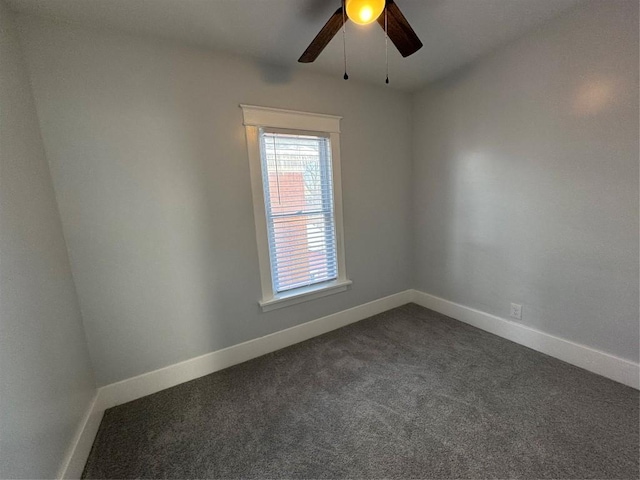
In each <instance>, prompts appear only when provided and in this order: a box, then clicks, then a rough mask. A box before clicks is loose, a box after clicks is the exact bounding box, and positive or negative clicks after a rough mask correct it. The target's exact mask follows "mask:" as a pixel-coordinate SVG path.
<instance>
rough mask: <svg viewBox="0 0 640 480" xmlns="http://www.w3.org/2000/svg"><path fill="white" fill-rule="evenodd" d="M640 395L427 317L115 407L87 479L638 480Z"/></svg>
mask: <svg viewBox="0 0 640 480" xmlns="http://www.w3.org/2000/svg"><path fill="white" fill-rule="evenodd" d="M638 415H639V412H638V392H637V391H636V390H633V389H632V388H629V387H625V386H623V385H621V384H618V383H615V382H612V381H610V380H607V379H605V378H603V377H600V376H597V375H594V374H591V373H588V372H586V371H584V370H581V369H579V368H576V367H573V366H571V365H568V364H566V363H563V362H561V361H559V360H555V359H553V358H550V357H547V356H545V355H542V354H540V353H537V352H535V351H533V350H529V349H527V348H525V347H522V346H519V345H516V344H515V343H511V342H509V341H507V340H504V339H501V338H499V337H496V336H494V335H491V334H489V333H486V332H483V331H481V330H478V329H476V328H473V327H470V326H468V325H465V324H463V323H460V322H458V321H455V320H452V319H450V318H448V317H445V316H443V315H440V314H438V313H435V312H432V311H430V310H427V309H424V308H422V307H419V306H417V305H413V304H410V305H405V306H404V307H400V308H397V309H395V310H391V311H389V312H386V313H383V314H381V315H377V316H375V317H372V318H370V319H367V320H364V321H362V322H359V323H357V324H354V325H350V326H348V327H345V328H342V329H340V330H337V331H334V332H331V333H328V334H326V335H323V336H321V337H317V338H314V339H312V340H309V341H307V342H304V343H301V344H298V345H295V346H293V347H289V348H287V349H284V350H281V351H279V352H276V353H272V354H269V355H266V356H264V357H261V358H258V359H255V360H252V361H250V362H246V363H243V364H241V365H237V366H234V367H231V368H228V369H226V370H224V371H221V372H218V373H214V374H212V375H208V376H206V377H203V378H200V379H198V380H194V381H192V382H189V383H185V384H182V385H179V386H177V387H174V388H171V389H168V390H165V391H162V392H159V393H157V394H154V395H150V396H148V397H145V398H142V399H140V400H136V401H134V402H130V403H128V404H125V405H121V406H118V407H115V408H112V409H110V410H108V411H107V412H106V413H105V416H104V420H103V421H102V424H101V426H100V431H99V432H98V436H97V438H96V441H95V444H94V446H93V450H92V452H91V455H90V457H89V460H88V462H87V465H86V468H85V471H84V477H85V478H141V477H142V478H150V477H153V478H238V477H242V478H380V477H385V478H581V479H582V478H634V479H635V478H638V476H639V472H638V453H639V450H638V449H639V446H638V435H639V434H638Z"/></svg>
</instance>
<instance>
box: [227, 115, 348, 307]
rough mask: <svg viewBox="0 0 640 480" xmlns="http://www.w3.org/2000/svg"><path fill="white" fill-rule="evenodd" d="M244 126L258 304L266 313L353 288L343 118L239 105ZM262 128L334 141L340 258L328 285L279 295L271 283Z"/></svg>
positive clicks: (335, 217)
mask: <svg viewBox="0 0 640 480" xmlns="http://www.w3.org/2000/svg"><path fill="white" fill-rule="evenodd" d="M240 108H242V114H243V124H244V126H245V132H246V137H247V150H248V153H249V170H250V173H251V191H252V193H253V213H254V220H255V225H256V239H257V243H258V261H259V263H260V283H261V285H262V300H260V301H259V302H258V303H259V304H260V306H261V307H262V311H263V312H268V311H270V310H274V309H277V308H282V307H286V306H289V305H295V304H297V303H301V302H306V301H309V300H314V299H316V298H320V297H324V296H327V295H332V294H334V293H339V292H344V291H345V290H347V288H348V287H349V285H351V283H352V282H351V280H348V279H347V272H346V263H345V259H344V229H343V215H342V178H341V170H340V120H341V119H342V117H338V116H335V115H324V114H316V113H307V112H296V111H293V110H283V109H279V108H268V107H256V106H253V105H240ZM260 127H270V128H283V129H288V130H302V131H306V132H318V133H325V134H327V133H328V134H329V139H330V141H331V161H332V167H333V168H332V171H333V203H334V205H333V209H334V219H335V230H336V250H337V251H336V254H337V256H338V278H337V279H335V280H332V281H329V282H324V283H318V284H315V285H310V286H308V287H302V288H296V289H293V290H290V291H287V292H283V293H279V294H276V293H275V292H274V291H273V285H272V281H271V263H270V259H269V240H268V236H267V216H266V209H265V201H264V190H263V184H262V165H261V158H260V142H259V137H258V136H259V130H260Z"/></svg>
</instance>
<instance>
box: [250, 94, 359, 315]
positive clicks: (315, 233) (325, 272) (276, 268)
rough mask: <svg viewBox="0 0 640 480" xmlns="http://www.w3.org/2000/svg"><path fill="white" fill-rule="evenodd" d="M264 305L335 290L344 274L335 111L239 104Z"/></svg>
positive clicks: (279, 304) (343, 283)
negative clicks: (282, 108)
mask: <svg viewBox="0 0 640 480" xmlns="http://www.w3.org/2000/svg"><path fill="white" fill-rule="evenodd" d="M241 107H242V109H243V115H244V124H245V128H246V133H247V146H248V150H249V160H250V167H251V179H252V189H253V197H254V213H255V221H256V236H257V240H258V253H259V260H260V274H261V283H262V300H261V301H260V305H261V306H262V309H263V310H264V311H268V310H272V309H274V308H279V307H283V306H287V305H291V304H295V303H299V302H302V301H306V300H311V299H313V298H318V297H321V296H325V295H329V294H332V293H338V292H341V291H344V290H346V289H347V287H348V285H349V284H350V283H351V282H350V281H349V280H347V278H346V272H345V262H344V248H343V237H342V208H341V191H340V161H339V160H340V154H339V153H340V152H339V140H340V138H339V125H340V117H334V116H328V115H315V114H309V113H303V112H292V111H288V110H278V109H270V108H269V109H268V108H264V107H251V106H246V105H242V106H241Z"/></svg>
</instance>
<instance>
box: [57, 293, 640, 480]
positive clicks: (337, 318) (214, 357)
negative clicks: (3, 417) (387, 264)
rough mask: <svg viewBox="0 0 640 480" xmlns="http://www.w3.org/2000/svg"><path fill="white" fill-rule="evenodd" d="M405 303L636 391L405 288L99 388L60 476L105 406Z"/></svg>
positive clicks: (560, 343) (595, 362)
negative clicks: (505, 339) (468, 325)
mask: <svg viewBox="0 0 640 480" xmlns="http://www.w3.org/2000/svg"><path fill="white" fill-rule="evenodd" d="M409 302H415V303H417V304H418V305H421V306H423V307H426V308H429V309H431V310H435V311H436V312H440V313H442V314H444V315H447V316H449V317H452V318H455V319H456V320H460V321H462V322H465V323H468V324H470V325H473V326H475V327H478V328H480V329H482V330H486V331H488V332H491V333H493V334H496V335H498V336H500V337H503V338H507V339H509V340H511V341H513V342H516V343H519V344H521V345H524V346H527V347H529V348H532V349H534V350H537V351H539V352H542V353H545V354H547V355H550V356H552V357H556V358H558V359H560V360H563V361H565V362H567V363H571V364H573V365H576V366H578V367H581V368H584V369H585V370H589V371H591V372H594V373H597V374H599V375H602V376H604V377H607V378H610V379H612V380H615V381H617V382H620V383H624V384H626V385H629V386H631V387H634V388H636V389H638V388H640V385H639V384H640V378H639V376H640V366H639V365H638V364H636V363H633V362H629V361H627V360H624V359H621V358H618V357H614V356H613V355H609V354H607V353H604V352H601V351H598V350H594V349H592V348H589V347H586V346H584V345H580V344H577V343H574V342H570V341H568V340H564V339H562V338H559V337H555V336H553V335H549V334H547V333H544V332H540V331H538V330H535V329H533V328H529V327H526V326H524V325H520V324H517V323H514V322H511V321H509V320H506V319H504V318H500V317H497V316H495V315H490V314H488V313H484V312H481V311H479V310H474V309H472V308H469V307H465V306H463V305H459V304H457V303H453V302H450V301H448V300H444V299H442V298H438V297H435V296H433V295H429V294H426V293H423V292H419V291H417V290H405V291H403V292H399V293H396V294H394V295H389V296H388V297H384V298H381V299H378V300H374V301H372V302H369V303H365V304H363V305H359V306H357V307H353V308H349V309H347V310H343V311H341V312H338V313H334V314H332V315H327V316H326V317H322V318H319V319H317V320H313V321H310V322H307V323H303V324H301V325H297V326H295V327H291V328H287V329H285V330H281V331H279V332H275V333H272V334H269V335H265V336H264V337H260V338H256V339H254V340H249V341H247V342H244V343H240V344H238V345H233V346H231V347H228V348H223V349H222V350H217V351H215V352H211V353H207V354H205V355H202V356H199V357H196V358H192V359H189V360H185V361H184V362H180V363H176V364H174V365H169V366H168V367H164V368H161V369H158V370H154V371H152V372H148V373H144V374H142V375H138V376H136V377H132V378H128V379H126V380H122V381H120V382H116V383H112V384H110V385H106V386H104V387H101V388H99V389H98V393H97V394H96V397H95V399H94V401H93V403H92V405H91V407H90V408H89V410H88V411H87V413H86V415H85V417H84V418H83V421H82V422H81V425H80V428H79V430H78V433H77V434H76V437H75V438H74V441H73V442H72V446H71V448H70V449H69V454H68V455H67V457H66V460H65V462H64V464H63V466H62V468H61V470H60V474H59V478H80V475H81V474H82V470H83V469H84V465H85V462H86V460H87V458H88V456H89V453H90V451H91V446H92V445H93V441H94V439H95V436H96V434H97V433H98V427H99V426H100V421H101V420H102V415H103V414H104V411H105V410H106V409H107V408H111V407H115V406H117V405H121V404H123V403H126V402H130V401H132V400H136V399H138V398H142V397H144V396H146V395H150V394H152V393H156V392H159V391H161V390H164V389H166V388H170V387H174V386H176V385H179V384H181V383H184V382H188V381H190V380H195V379H196V378H199V377H202V376H204V375H209V374H211V373H214V372H217V371H219V370H222V369H224V368H227V367H230V366H232V365H236V364H238V363H242V362H246V361H247V360H251V359H253V358H256V357H259V356H262V355H265V354H267V353H271V352H275V351H276V350H280V349H282V348H285V347H288V346H290V345H294V344H296V343H299V342H303V341H305V340H309V339H310V338H313V337H317V336H318V335H322V334H324V333H327V332H330V331H332V330H336V329H338V328H341V327H344V326H346V325H349V324H351V323H355V322H358V321H360V320H364V319H365V318H369V317H371V316H373V315H377V314H379V313H382V312H386V311H387V310H391V309H392V308H396V307H399V306H401V305H405V304H407V303H409Z"/></svg>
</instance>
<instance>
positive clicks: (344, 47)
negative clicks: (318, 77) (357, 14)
mask: <svg viewBox="0 0 640 480" xmlns="http://www.w3.org/2000/svg"><path fill="white" fill-rule="evenodd" d="M345 10H346V6H345V2H344V1H343V2H342V51H343V54H344V77H342V78H344V79H345V80H349V75H347V19H346V18H345V15H346V14H345Z"/></svg>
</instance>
